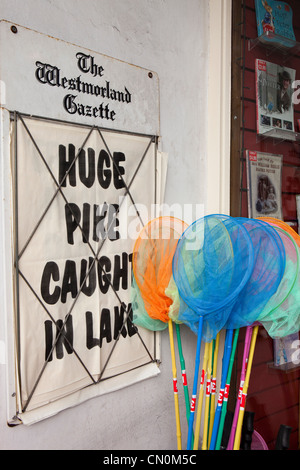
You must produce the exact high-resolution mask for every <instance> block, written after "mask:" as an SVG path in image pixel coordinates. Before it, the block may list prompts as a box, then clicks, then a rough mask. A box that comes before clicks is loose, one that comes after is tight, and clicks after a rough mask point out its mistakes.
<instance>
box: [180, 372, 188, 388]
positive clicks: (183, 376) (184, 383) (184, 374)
mask: <svg viewBox="0 0 300 470" xmlns="http://www.w3.org/2000/svg"><path fill="white" fill-rule="evenodd" d="M181 374H182V383H183V385H184V386H186V385H187V379H186V372H185V370H183V371H182V373H181Z"/></svg>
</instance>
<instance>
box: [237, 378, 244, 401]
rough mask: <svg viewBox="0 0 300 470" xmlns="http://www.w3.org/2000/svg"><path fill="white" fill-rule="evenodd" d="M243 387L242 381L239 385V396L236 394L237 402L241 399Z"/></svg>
mask: <svg viewBox="0 0 300 470" xmlns="http://www.w3.org/2000/svg"><path fill="white" fill-rule="evenodd" d="M243 387H244V381H243V380H242V381H241V383H240V388H239V394H238V399H239V400H240V399H241V398H242V393H243Z"/></svg>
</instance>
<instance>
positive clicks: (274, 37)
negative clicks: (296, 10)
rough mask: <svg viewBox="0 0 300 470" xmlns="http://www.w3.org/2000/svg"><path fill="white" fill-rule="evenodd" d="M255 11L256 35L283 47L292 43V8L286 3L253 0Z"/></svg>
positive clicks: (293, 36)
mask: <svg viewBox="0 0 300 470" xmlns="http://www.w3.org/2000/svg"><path fill="white" fill-rule="evenodd" d="M255 11H256V23H257V34H258V36H263V39H264V41H265V42H272V43H279V44H281V45H283V46H285V47H291V46H293V45H294V44H293V41H296V38H295V34H294V29H293V10H292V8H291V7H290V5H289V4H288V3H286V2H281V1H278V0H255ZM285 38H286V39H288V41H285Z"/></svg>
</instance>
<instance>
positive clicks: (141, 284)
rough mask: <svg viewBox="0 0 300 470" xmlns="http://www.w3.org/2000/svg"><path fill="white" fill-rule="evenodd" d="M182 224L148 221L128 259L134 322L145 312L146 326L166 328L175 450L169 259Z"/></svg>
mask: <svg viewBox="0 0 300 470" xmlns="http://www.w3.org/2000/svg"><path fill="white" fill-rule="evenodd" d="M185 228H186V224H185V223H184V222H183V221H181V220H179V219H176V218H174V217H158V218H156V219H154V220H152V221H150V222H149V223H148V224H147V225H146V226H145V227H144V229H143V230H142V231H141V233H140V235H139V237H138V239H137V241H136V243H135V245H134V249H133V259H132V269H133V276H134V279H133V281H134V282H133V286H134V290H135V292H136V295H135V298H136V300H137V305H138V304H139V303H141V301H143V305H142V306H141V307H142V308H141V312H139V311H138V310H136V311H135V312H134V315H135V322H136V323H137V322H138V321H139V319H140V320H142V319H143V321H144V317H145V313H147V314H148V316H149V320H148V321H147V325H148V328H150V329H155V328H156V326H157V325H158V326H159V328H160V329H161V327H162V325H161V324H162V323H163V324H166V325H168V329H169V337H170V348H171V359H172V373H173V392H174V405H175V418H176V436H177V448H178V450H181V424H180V413H179V399H178V390H177V369H176V359H175V348H174V337H173V326H172V318H173V319H174V320H175V319H176V320H177V313H178V306H179V302H178V291H177V288H176V285H175V283H174V282H173V281H172V259H173V255H174V252H175V249H176V245H177V242H178V239H179V238H180V235H181V234H182V232H183V231H184V229H185ZM171 316H172V318H171ZM157 322H159V323H157ZM178 334H179V332H178Z"/></svg>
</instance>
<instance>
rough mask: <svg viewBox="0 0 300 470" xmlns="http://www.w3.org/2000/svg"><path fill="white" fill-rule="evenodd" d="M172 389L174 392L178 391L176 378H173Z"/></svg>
mask: <svg viewBox="0 0 300 470" xmlns="http://www.w3.org/2000/svg"><path fill="white" fill-rule="evenodd" d="M173 390H174V393H178V388H177V379H173Z"/></svg>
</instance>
